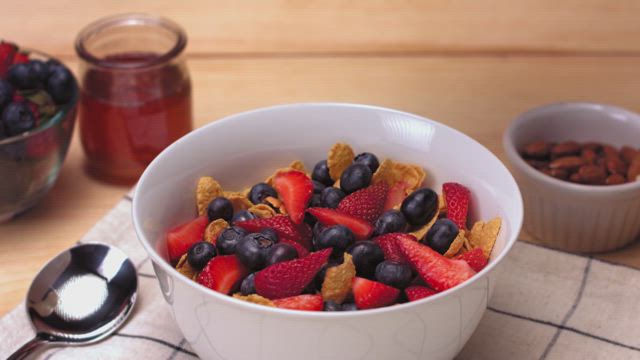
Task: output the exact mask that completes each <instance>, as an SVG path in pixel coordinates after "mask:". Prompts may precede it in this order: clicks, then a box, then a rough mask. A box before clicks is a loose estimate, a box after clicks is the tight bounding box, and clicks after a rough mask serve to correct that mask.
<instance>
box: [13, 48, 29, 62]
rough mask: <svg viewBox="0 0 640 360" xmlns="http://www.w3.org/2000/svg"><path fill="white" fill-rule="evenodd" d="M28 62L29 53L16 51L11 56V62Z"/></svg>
mask: <svg viewBox="0 0 640 360" xmlns="http://www.w3.org/2000/svg"><path fill="white" fill-rule="evenodd" d="M28 62H29V54H27V53H24V52H22V51H20V52H18V53H16V55H15V56H14V57H13V64H24V63H28Z"/></svg>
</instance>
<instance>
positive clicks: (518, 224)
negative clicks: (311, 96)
mask: <svg viewBox="0 0 640 360" xmlns="http://www.w3.org/2000/svg"><path fill="white" fill-rule="evenodd" d="M325 106H332V107H344V108H362V109H370V110H376V111H384V112H389V113H394V114H398V115H403V116H405V117H407V118H408V121H420V122H425V121H426V122H428V123H432V124H434V125H436V126H442V127H445V128H447V129H449V130H451V131H453V132H455V133H457V134H458V135H460V136H462V137H464V138H466V139H467V140H468V141H471V142H473V143H475V144H477V145H478V146H480V147H481V148H482V149H484V150H485V151H487V152H488V153H489V154H490V156H491V157H493V158H494V159H495V160H496V161H497V162H498V163H499V164H500V166H502V167H503V168H504V170H505V172H506V173H507V174H508V175H509V178H510V181H511V182H512V183H513V185H514V187H515V189H516V192H517V194H516V195H517V199H516V211H517V214H515V215H516V216H515V219H514V220H515V221H514V223H513V224H509V225H511V227H512V228H510V229H509V230H510V231H511V233H510V236H509V238H508V239H507V241H506V243H505V247H504V249H503V250H502V252H501V253H500V254H499V255H498V256H497V257H496V258H495V259H494V260H493V261H491V262H490V263H489V264H488V265H487V266H486V267H485V268H484V269H482V270H481V271H480V272H478V273H477V274H476V275H474V276H473V277H472V278H470V279H469V280H467V281H465V282H463V283H462V284H460V285H457V286H454V287H453V288H451V289H448V290H445V291H442V292H440V293H437V294H435V295H432V296H429V297H427V298H424V299H420V300H417V301H411V302H407V303H404V304H396V305H390V306H385V307H381V308H376V309H367V310H357V311H336V312H326V311H302V310H289V309H279V308H274V307H270V306H264V305H258V304H254V303H250V302H248V301H244V300H239V299H236V298H233V297H232V296H229V295H225V294H222V293H219V292H217V291H215V290H212V289H209V288H207V287H205V286H202V285H200V284H198V283H197V282H195V281H193V280H191V279H188V278H187V277H186V276H183V275H182V274H180V273H179V272H178V271H177V270H176V269H175V268H173V267H172V266H171V265H170V264H169V263H168V262H167V261H166V260H165V259H164V258H162V256H160V254H158V252H157V251H156V249H155V248H154V246H153V245H152V244H151V243H150V242H149V241H148V240H147V238H146V237H145V236H144V231H143V229H142V224H141V223H140V222H139V221H138V219H137V217H136V216H135V214H136V213H137V208H138V201H139V200H138V199H139V198H138V196H137V195H136V194H134V197H133V205H132V213H131V216H132V218H133V224H134V228H135V231H136V235H137V237H138V241H140V243H142V246H143V247H144V248H145V250H146V252H147V254H149V256H150V257H151V259H152V260H154V262H155V263H156V264H159V266H161V267H162V269H163V270H164V271H165V272H166V273H167V275H169V274H171V277H172V278H175V279H179V281H181V282H183V283H185V284H187V285H188V286H190V287H192V288H193V289H194V290H196V291H198V292H200V293H201V294H203V295H206V296H212V297H214V298H217V299H220V300H221V301H223V302H226V303H227V304H229V305H231V306H236V307H239V308H243V309H247V310H251V311H254V312H260V313H270V314H273V315H277V316H284V317H294V318H310V317H317V318H333V317H339V318H343V317H344V318H349V317H358V316H368V315H374V314H383V313H386V312H395V311H400V310H403V309H410V308H412V307H416V306H419V305H421V304H425V303H428V302H434V301H437V300H439V299H441V298H443V297H446V296H449V295H450V294H453V293H456V292H458V291H461V290H462V289H464V288H465V287H467V286H469V285H471V284H472V283H474V282H476V281H478V280H480V279H481V278H484V276H485V275H486V274H488V273H489V272H491V271H492V270H493V269H494V268H495V267H496V266H497V265H498V264H499V263H500V262H502V260H503V259H504V258H505V256H506V255H507V254H508V253H509V252H510V251H511V249H512V247H513V245H514V244H515V243H516V241H517V239H518V235H519V233H520V230H521V229H522V222H523V212H524V208H523V203H522V195H521V193H520V188H519V187H518V184H517V182H516V181H515V179H514V178H513V175H511V172H510V171H509V169H508V168H507V167H506V166H505V165H504V163H502V161H500V159H498V157H497V156H495V154H493V153H492V152H491V151H490V150H489V149H487V148H486V147H485V146H484V145H482V144H480V143H479V142H478V141H476V140H474V139H473V138H471V137H470V136H468V135H466V134H464V133H463V132H461V131H459V130H456V129H454V128H452V127H449V126H447V125H444V124H442V123H439V122H437V121H435V120H431V119H428V118H425V117H422V116H419V115H415V114H411V113H408V112H404V111H400V110H394V109H389V108H385V107H381V106H375V105H364V104H352V103H339V102H317V103H292V104H282V105H274V106H268V107H262V108H258V109H254V110H248V111H243V112H240V113H236V114H232V115H229V116H225V117H223V118H221V119H219V120H216V121H214V122H211V123H209V124H207V125H204V126H202V127H200V128H198V129H196V130H194V131H192V132H191V133H189V134H187V135H185V136H183V137H182V138H180V139H178V140H176V141H175V142H174V143H173V144H171V145H169V146H168V147H167V148H166V149H165V150H163V151H162V152H161V153H160V154H159V155H158V156H157V157H156V158H155V159H154V160H153V161H152V162H151V164H149V166H148V167H147V169H145V171H144V173H143V174H142V176H141V177H140V180H139V181H138V185H136V187H138V186H140V185H141V184H144V182H145V181H146V177H147V174H148V172H149V171H150V169H152V168H153V167H155V166H156V164H158V163H159V162H161V161H162V159H163V158H164V156H165V154H167V153H168V152H170V151H171V149H172V148H173V147H174V146H177V145H176V144H179V143H181V142H184V141H187V140H186V139H187V138H188V137H189V136H190V135H191V134H193V133H195V132H197V131H199V130H200V129H204V128H208V127H215V126H222V125H221V124H224V123H226V122H229V121H233V120H234V119H235V118H236V117H239V116H245V115H250V114H254V113H260V112H265V111H273V110H278V109H289V108H296V107H325Z"/></svg>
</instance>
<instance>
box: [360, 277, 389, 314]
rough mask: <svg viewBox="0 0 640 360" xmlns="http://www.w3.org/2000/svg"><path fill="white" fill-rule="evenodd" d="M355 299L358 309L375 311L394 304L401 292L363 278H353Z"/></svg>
mask: <svg viewBox="0 0 640 360" xmlns="http://www.w3.org/2000/svg"><path fill="white" fill-rule="evenodd" d="M352 288H353V299H354V300H355V303H356V306H357V307H358V309H361V310H363V309H373V308H379V307H383V306H387V305H391V304H393V302H394V301H396V299H397V298H398V294H400V290H398V289H396V288H394V287H391V286H389V285H385V284H383V283H379V282H377V281H373V280H368V279H365V278H361V277H355V278H353V283H352Z"/></svg>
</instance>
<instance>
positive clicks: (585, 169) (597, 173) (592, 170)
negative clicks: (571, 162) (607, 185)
mask: <svg viewBox="0 0 640 360" xmlns="http://www.w3.org/2000/svg"><path fill="white" fill-rule="evenodd" d="M578 175H579V176H580V178H581V180H582V182H584V183H585V184H591V185H601V184H604V182H605V180H606V179H607V173H606V172H605V171H604V170H603V169H602V168H601V167H599V166H596V165H584V166H581V167H580V169H579V170H578Z"/></svg>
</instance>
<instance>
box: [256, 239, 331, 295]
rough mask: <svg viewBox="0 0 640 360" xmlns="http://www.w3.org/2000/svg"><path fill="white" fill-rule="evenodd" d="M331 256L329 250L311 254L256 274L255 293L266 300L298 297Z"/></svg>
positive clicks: (269, 267) (275, 265)
mask: <svg viewBox="0 0 640 360" xmlns="http://www.w3.org/2000/svg"><path fill="white" fill-rule="evenodd" d="M329 255H331V249H325V250H320V251H316V252H313V253H311V254H309V255H307V256H305V257H303V258H301V259H295V260H290V261H285V262H280V263H277V264H274V265H271V266H268V267H266V268H265V269H263V270H262V271H260V272H258V273H257V274H256V279H255V286H256V293H258V295H261V296H264V297H266V298H268V299H280V298H284V297H289V296H295V295H300V293H302V290H304V288H305V287H306V286H307V285H309V283H310V282H311V281H312V280H313V278H314V277H315V276H316V274H317V273H318V271H319V270H320V268H321V267H322V265H324V264H325V263H326V262H327V260H328V259H329Z"/></svg>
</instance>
